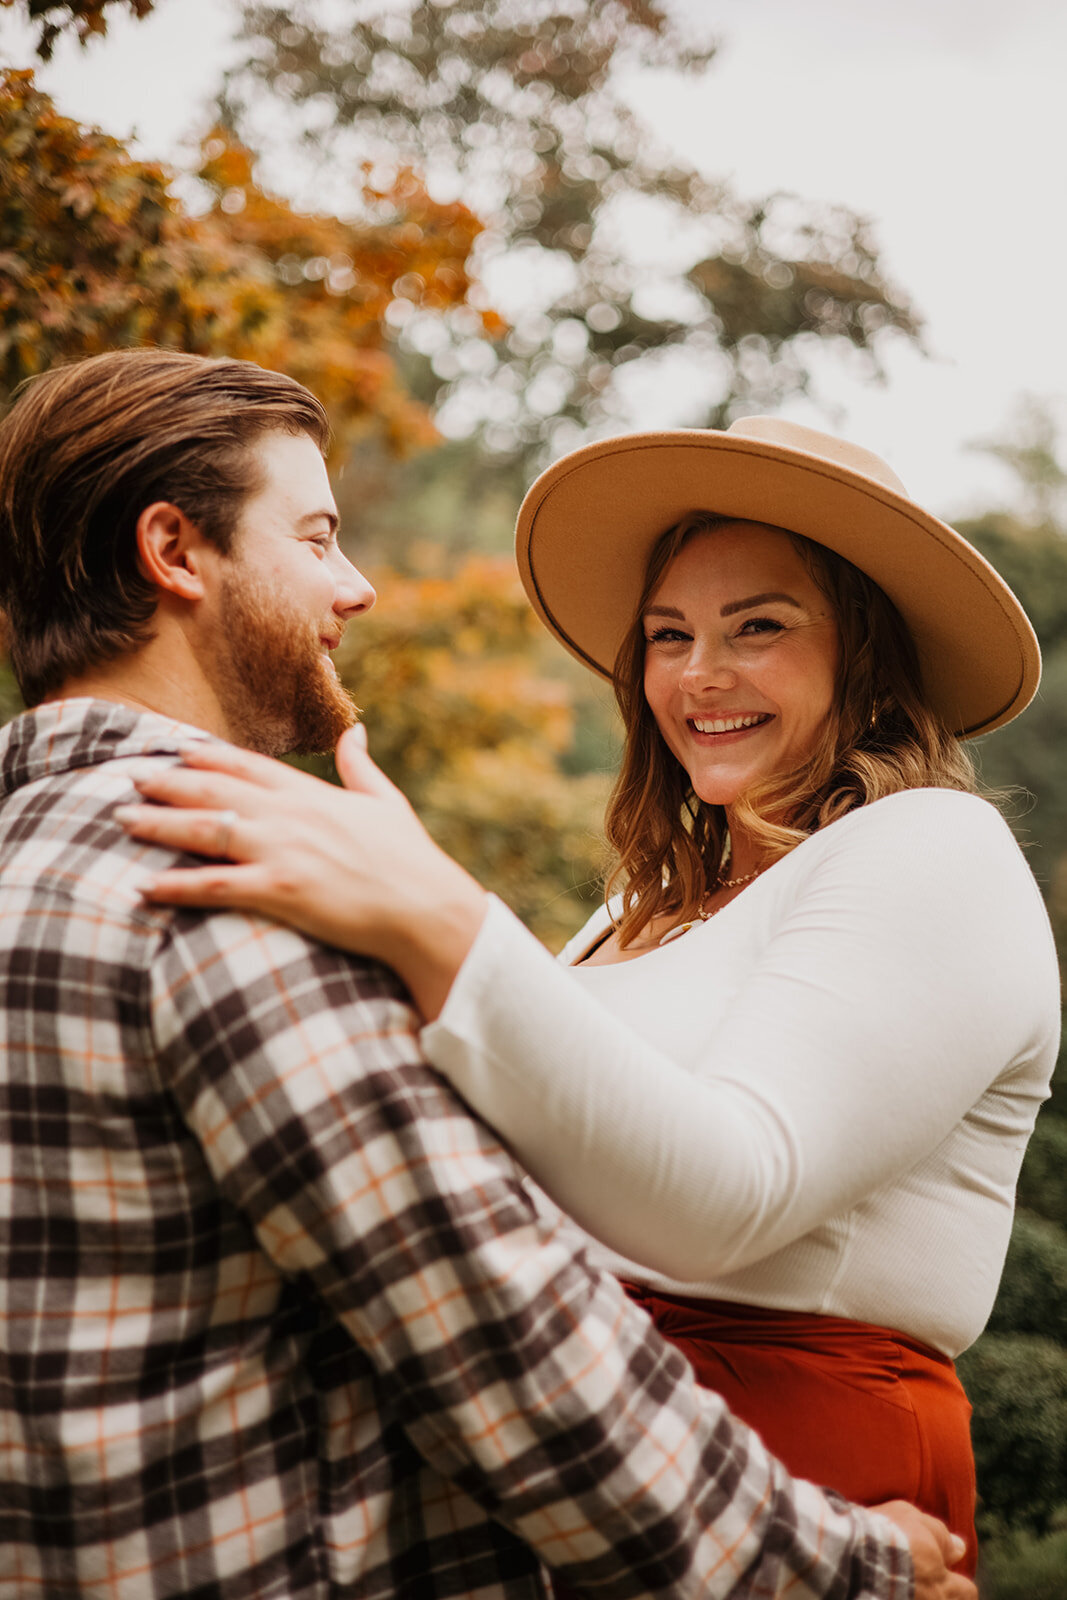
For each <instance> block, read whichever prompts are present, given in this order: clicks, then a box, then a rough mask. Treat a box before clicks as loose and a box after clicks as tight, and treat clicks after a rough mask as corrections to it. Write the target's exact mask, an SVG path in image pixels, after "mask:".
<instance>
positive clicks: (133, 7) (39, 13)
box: [0, 0, 154, 61]
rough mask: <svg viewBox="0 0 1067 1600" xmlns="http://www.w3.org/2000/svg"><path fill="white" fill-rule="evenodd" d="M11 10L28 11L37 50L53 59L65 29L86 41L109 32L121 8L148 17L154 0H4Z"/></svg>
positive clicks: (43, 57)
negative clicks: (108, 26) (111, 19)
mask: <svg viewBox="0 0 1067 1600" xmlns="http://www.w3.org/2000/svg"><path fill="white" fill-rule="evenodd" d="M0 6H6V7H7V8H8V10H11V9H13V8H16V7H17V9H18V10H20V11H24V12H25V13H26V14H27V15H28V16H29V18H30V20H31V21H32V22H34V23H36V25H37V29H38V33H37V54H38V55H39V56H40V58H41V60H42V61H50V60H51V58H52V52H53V50H54V49H55V44H56V40H57V39H58V38H59V36H60V34H61V33H73V34H74V35H75V36H76V37H77V38H78V39H80V40H81V42H82V44H85V43H86V42H87V41H88V40H89V39H92V38H95V37H99V36H101V35H102V34H105V33H106V32H107V25H108V21H109V20H110V18H112V17H114V16H116V15H117V14H118V13H119V12H120V10H121V11H125V12H127V13H130V14H132V15H133V16H135V17H147V15H148V13H149V12H150V11H151V10H153V9H154V0H0Z"/></svg>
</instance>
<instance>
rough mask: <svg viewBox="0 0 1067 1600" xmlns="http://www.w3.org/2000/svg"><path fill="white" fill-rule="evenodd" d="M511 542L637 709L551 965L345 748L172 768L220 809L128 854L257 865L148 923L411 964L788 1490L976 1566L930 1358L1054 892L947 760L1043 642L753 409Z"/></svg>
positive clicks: (221, 873) (833, 459) (472, 1060)
mask: <svg viewBox="0 0 1067 1600" xmlns="http://www.w3.org/2000/svg"><path fill="white" fill-rule="evenodd" d="M519 558H520V566H521V569H522V572H523V578H524V582H525V583H526V587H527V591H528V593H529V594H530V596H531V599H532V600H533V603H534V605H535V607H536V609H537V610H538V612H539V614H540V615H541V617H542V619H543V620H544V621H545V622H546V624H547V625H548V627H549V628H550V629H551V630H552V631H553V633H555V634H556V636H557V637H558V638H560V640H561V641H562V642H563V643H564V644H565V645H566V646H567V648H568V649H570V650H571V651H572V652H573V653H575V654H576V655H578V656H579V657H580V658H581V659H583V660H584V661H585V662H586V663H587V664H588V665H590V666H591V667H592V668H593V669H594V670H596V671H598V672H600V673H601V674H602V675H604V676H609V675H613V676H614V678H615V683H616V691H617V695H618V698H619V702H620V706H621V708H622V711H623V716H624V719H625V723H626V731H627V744H626V753H625V757H624V762H623V770H622V774H621V777H620V780H619V784H618V787H617V789H616V793H615V796H614V799H613V802H612V807H611V811H610V814H609V819H608V828H609V834H610V837H611V839H612V842H613V844H614V845H615V847H616V850H617V852H618V857H619V869H618V872H617V873H616V879H617V880H618V882H619V884H620V888H621V893H620V895H619V896H618V897H617V898H616V899H615V900H613V901H612V902H611V904H610V905H609V907H607V908H605V909H603V910H602V911H601V912H599V913H598V914H597V915H596V916H595V917H594V918H593V919H592V921H591V923H590V925H589V926H588V927H587V928H586V929H585V930H584V931H583V933H582V934H580V935H579V936H578V938H577V939H576V940H574V941H573V942H572V944H571V946H569V947H568V951H567V952H565V953H564V960H566V961H569V962H570V963H572V964H573V965H574V970H573V972H570V973H568V972H566V971H564V970H562V968H561V967H560V966H559V965H557V964H555V963H553V962H552V961H551V960H550V959H549V958H548V957H547V955H546V954H545V953H544V952H543V950H541V948H540V947H539V946H538V945H537V944H536V942H535V941H533V940H532V939H531V938H530V936H529V935H528V934H526V932H525V930H523V929H522V928H521V927H520V926H519V925H518V924H517V923H516V922H515V919H514V918H512V917H511V916H510V914H509V913H508V912H506V911H505V909H504V908H503V907H501V906H500V905H499V903H498V902H492V901H491V900H488V899H487V897H486V896H485V894H484V893H483V891H482V890H481V889H479V888H478V886H477V885H476V884H474V883H473V881H472V880H471V879H470V878H469V877H468V876H467V875H466V874H465V873H464V872H462V870H461V869H459V868H458V867H457V866H456V865H455V863H453V862H451V861H450V860H449V859H448V858H447V857H445V856H443V855H442V853H441V852H440V851H438V850H437V849H436V847H435V846H434V845H432V843H431V842H430V841H429V840H428V839H427V837H426V836H425V834H424V833H423V832H422V830H421V829H420V828H419V825H418V824H417V822H416V820H415V819H414V817H413V815H412V814H411V813H410V811H409V809H408V808H407V807H406V804H405V803H404V802H403V801H402V800H400V798H399V797H398V796H397V795H396V792H395V791H393V790H392V789H391V786H389V785H387V784H386V783H385V781H384V779H382V778H381V776H380V775H379V774H377V773H376V771H375V769H373V768H372V767H371V766H370V763H369V761H368V760H367V758H366V757H365V756H364V755H363V754H362V753H361V752H360V751H359V750H358V749H357V748H356V747H355V746H354V744H353V743H352V742H347V743H343V744H342V747H341V755H340V758H339V759H340V763H341V765H342V769H343V771H344V772H345V773H346V778H347V781H349V782H350V783H351V784H352V785H353V786H354V787H356V788H360V789H362V790H363V793H362V794H348V795H345V794H343V793H341V792H340V791H337V790H332V791H331V790H329V789H327V788H326V787H325V786H316V785H315V784H314V782H313V780H309V779H308V778H306V776H304V775H302V774H297V773H293V772H291V771H289V770H288V769H284V768H279V767H276V766H273V765H271V764H268V763H263V762H261V761H259V760H257V759H255V758H250V757H247V756H243V755H240V754H237V753H231V752H228V751H226V750H225V749H222V750H219V749H217V748H214V747H208V748H206V749H203V750H200V751H194V752H190V755H189V757H188V760H189V762H190V763H191V764H193V765H195V766H196V767H198V768H200V769H205V768H208V767H215V768H217V769H218V770H217V773H216V774H212V773H208V772H206V771H204V770H201V771H200V772H198V773H191V772H188V771H181V770H177V771H173V772H171V773H169V774H164V775H162V776H159V777H156V778H153V779H151V780H150V781H148V782H146V784H145V786H144V792H145V794H146V795H147V796H148V797H149V798H151V799H153V800H170V801H174V802H177V803H184V804H187V805H192V806H194V807H197V806H198V807H203V806H208V807H220V806H221V807H224V808H226V810H225V814H224V816H223V817H222V818H221V819H220V818H219V817H218V816H217V815H209V816H208V817H206V818H205V817H204V816H202V815H198V814H197V812H196V811H195V810H194V811H190V812H188V813H168V812H161V811H160V810H159V809H158V807H154V808H140V809H138V810H137V811H136V812H135V814H134V815H133V816H132V817H131V818H130V825H131V826H132V828H133V831H134V832H136V833H137V834H138V835H139V836H141V837H143V838H145V839H150V840H153V841H159V842H163V843H177V844H179V845H184V846H186V847H189V848H196V849H200V850H201V851H202V852H203V853H207V854H210V853H218V854H220V855H221V854H226V855H228V856H230V857H231V858H232V859H234V860H236V861H238V862H243V863H247V864H246V865H238V866H235V867H212V868H205V869H202V870H199V871H193V872H185V873H182V872H173V873H165V874H163V875H162V876H161V877H160V879H159V880H158V882H157V884H156V887H155V889H154V891H153V894H152V898H154V899H160V900H168V901H173V902H175V903H185V904H197V903H203V904H211V905H216V906H217V905H219V904H236V905H242V906H246V907H248V908H250V909H258V910H264V911H268V912H270V913H271V914H273V915H275V916H278V917H280V918H282V919H283V920H287V921H290V922H293V923H294V924H297V925H299V926H301V927H303V928H305V929H307V930H308V931H310V932H312V933H315V934H317V935H319V936H320V937H323V938H325V939H327V940H330V941H331V942H335V943H338V944H341V945H344V946H346V947H348V948H351V949H353V950H357V951H360V952H363V953H369V954H373V955H376V956H378V957H380V958H381V959H383V960H385V961H387V962H388V963H389V964H390V965H392V966H393V967H395V968H396V969H397V971H398V972H399V973H400V975H401V976H402V977H403V978H404V980H405V981H406V982H407V983H408V984H409V987H410V988H411V991H412V994H413V996H414V998H415V1000H416V1003H417V1004H418V1005H419V1007H420V1009H421V1011H422V1013H423V1015H424V1017H425V1018H426V1020H427V1023H428V1026H427V1027H426V1028H425V1029H424V1033H423V1039H424V1042H425V1047H426V1050H427V1053H428V1055H429V1057H430V1059H431V1060H432V1061H433V1062H434V1064H435V1065H437V1066H438V1067H439V1068H440V1069H441V1070H442V1071H443V1072H445V1073H446V1074H448V1075H449V1076H450V1077H451V1078H452V1080H453V1081H454V1083H455V1084H456V1086H457V1087H458V1088H459V1090H460V1091H461V1092H462V1094H463V1095H464V1096H465V1097H466V1098H467V1099H468V1100H469V1101H470V1102H471V1103H472V1104H473V1105H474V1106H475V1107H476V1108H477V1109H478V1110H479V1111H481V1112H482V1114H483V1115H484V1116H486V1117H487V1119H488V1120H489V1121H490V1122H492V1123H493V1124H494V1125H495V1126H496V1127H497V1128H498V1129H499V1130H500V1132H501V1133H502V1135H503V1136H504V1138H505V1139H506V1140H507V1141H508V1143H509V1144H510V1145H511V1146H512V1148H513V1149H514V1150H515V1151H516V1153H517V1155H518V1156H519V1158H520V1159H521V1160H522V1161H523V1162H524V1164H525V1165H526V1166H527V1167H528V1168H529V1170H530V1172H531V1173H532V1174H533V1176H534V1178H535V1179H536V1180H537V1182H538V1183H539V1184H540V1185H541V1187H542V1189H543V1190H544V1191H545V1192H546V1193H547V1195H548V1196H551V1201H552V1202H554V1203H555V1204H557V1205H559V1206H560V1207H562V1208H563V1209H564V1210H565V1211H567V1212H569V1213H570V1214H571V1215H572V1216H573V1217H574V1218H575V1219H576V1220H577V1221H578V1222H579V1223H580V1224H581V1225H582V1226H583V1227H584V1228H586V1229H587V1231H588V1233H589V1234H590V1235H591V1236H592V1238H593V1239H595V1240H596V1241H599V1246H597V1247H595V1248H597V1253H598V1254H599V1256H600V1259H601V1260H602V1261H605V1262H606V1264H607V1265H608V1266H610V1267H611V1268H612V1269H613V1270H615V1271H616V1272H618V1273H619V1274H620V1275H621V1276H622V1277H623V1278H624V1280H626V1281H627V1283H628V1284H629V1285H631V1292H632V1293H633V1295H634V1298H636V1299H637V1300H638V1302H639V1303H640V1304H642V1305H643V1306H644V1307H645V1308H646V1309H647V1310H648V1312H649V1314H650V1315H651V1316H652V1317H653V1319H654V1320H655V1321H656V1322H657V1324H658V1325H659V1326H660V1328H661V1330H662V1331H663V1332H664V1334H665V1335H666V1336H667V1337H669V1338H672V1339H673V1340H674V1341H675V1342H676V1343H678V1344H679V1345H680V1347H681V1348H682V1349H683V1350H684V1351H685V1353H686V1354H687V1355H688V1356H689V1357H690V1359H691V1360H692V1361H693V1363H694V1366H695V1367H696V1370H697V1373H698V1375H699V1376H700V1377H701V1378H702V1380H703V1381H705V1382H707V1383H708V1384H710V1385H712V1386H714V1387H715V1388H717V1389H719V1390H720V1391H721V1392H722V1393H723V1394H724V1395H725V1396H726V1398H727V1400H728V1401H729V1403H730V1404H731V1406H732V1407H733V1409H734V1410H735V1411H737V1412H738V1414H739V1415H741V1416H742V1417H744V1418H745V1419H746V1420H748V1421H749V1422H751V1423H752V1424H753V1425H754V1426H755V1427H756V1428H757V1429H758V1430H759V1431H760V1432H761V1433H762V1434H763V1436H764V1438H765V1440H766V1442H767V1443H768V1445H769V1446H770V1447H771V1449H772V1450H774V1451H775V1452H776V1453H778V1454H779V1455H781V1456H782V1457H783V1459H784V1460H785V1461H786V1464H787V1465H788V1466H790V1467H791V1468H792V1470H793V1471H794V1472H796V1473H798V1474H800V1475H803V1476H807V1477H812V1478H815V1479H816V1480H818V1481H820V1482H822V1483H824V1484H829V1485H832V1486H833V1487H836V1488H839V1489H841V1490H842V1491H843V1492H845V1493H847V1494H848V1495H849V1496H850V1497H852V1498H854V1499H857V1500H860V1501H866V1502H867V1503H877V1502H879V1501H883V1500H887V1499H890V1498H897V1497H901V1498H905V1499H909V1500H912V1501H914V1502H915V1503H917V1504H918V1505H919V1506H921V1507H922V1508H923V1509H924V1510H928V1511H931V1512H934V1513H935V1514H937V1515H938V1516H940V1517H941V1518H942V1519H943V1520H944V1521H946V1522H947V1523H948V1525H949V1526H950V1527H951V1528H953V1529H954V1530H956V1531H959V1532H961V1533H963V1534H965V1536H966V1537H967V1538H968V1540H969V1552H968V1559H967V1566H968V1568H969V1570H972V1571H973V1566H974V1553H975V1551H974V1530H973V1507H974V1476H973V1461H972V1458H971V1452H970V1444H969V1437H968V1420H967V1419H968V1407H967V1403H966V1399H965V1397H964V1395H963V1391H962V1389H961V1388H960V1386H959V1384H958V1381H957V1380H956V1377H955V1373H954V1370H953V1367H952V1357H953V1356H954V1355H956V1354H957V1353H958V1352H959V1350H961V1349H962V1348H964V1347H965V1346H966V1345H967V1344H968V1343H970V1342H971V1341H972V1340H973V1339H974V1338H975V1337H976V1335H977V1334H978V1332H980V1330H981V1327H982V1325H983V1324H984V1322H985V1319H986V1317H987V1315H988V1312H989V1309H990V1306H991V1305H992V1301H993V1297H994V1294H995V1291H996V1286H997V1280H998V1278H999V1274H1000V1270H1001V1267H1002V1265H1003V1259H1004V1252H1005V1249H1006V1246H1007V1240H1008V1234H1009V1231H1010V1226H1011V1209H1012V1195H1013V1189H1014V1184H1015V1180H1016V1177H1017V1174H1018V1168H1019V1164H1020V1162H1021V1159H1022V1153H1023V1149H1024V1146H1025V1142H1026V1138H1027V1137H1028V1135H1029V1132H1030V1130H1031V1128H1032V1126H1033V1120H1034V1116H1035V1114H1036V1111H1037V1108H1038V1105H1039V1104H1040V1102H1041V1100H1042V1099H1043V1098H1044V1096H1045V1094H1046V1092H1047V1084H1048V1079H1049V1076H1050V1073H1051V1068H1052V1063H1053V1060H1054V1055H1055V1048H1056V1039H1057V1030H1058V1020H1059V1016H1058V1000H1057V978H1056V966H1055V959H1054V953H1053V949H1052V943H1051V938H1050V934H1049V930H1048V924H1047V919H1046V917H1045V914H1044V910H1043V907H1042V905H1041V902H1040V898H1039V896H1038V893H1037V890H1036V887H1035V885H1034V883H1033V880H1032V878H1031V877H1030V875H1029V872H1028V871H1027V869H1026V867H1025V865H1024V863H1023V861H1022V858H1021V856H1020V854H1019V851H1018V849H1017V847H1016V846H1015V844H1014V842H1013V840H1012V838H1011V835H1010V833H1009V831H1008V829H1007V828H1006V826H1005V825H1004V823H1003V821H1002V820H1001V819H1000V817H999V816H998V815H997V813H996V812H995V811H994V810H993V808H992V807H991V806H990V805H989V804H987V803H986V802H985V801H984V800H981V799H979V798H978V797H977V796H976V794H975V793H974V788H975V783H974V777H973V770H972V768H971V766H970V763H969V761H968V759H967V757H966V754H965V752H964V751H963V749H962V748H961V746H960V743H959V740H960V739H961V738H965V737H969V736H972V735H974V734H976V733H981V732H986V731H988V730H990V729H992V728H994V727H997V726H1000V725H1001V724H1002V723H1004V722H1006V721H1007V720H1009V718H1010V717H1012V716H1014V715H1016V714H1017V713H1018V712H1019V711H1021V710H1022V709H1023V708H1024V707H1025V705H1026V704H1027V703H1028V701H1029V699H1030V698H1031V696H1032V694H1033V692H1034V690H1035V688H1036V685H1037V678H1038V674H1039V667H1040V662H1039V656H1038V651H1037V644H1036V640H1035V639H1034V636H1033V632H1032V630H1031V629H1030V627H1029V624H1028V623H1027V621H1026V619H1025V616H1024V615H1023V613H1022V611H1021V609H1020V607H1019V606H1018V603H1017V602H1016V601H1015V599H1014V597H1013V596H1012V595H1011V594H1010V592H1009V591H1008V590H1007V589H1006V588H1005V586H1004V585H1003V583H1002V582H1001V581H1000V579H999V578H998V577H997V576H996V574H995V573H994V572H993V571H992V569H991V568H989V567H988V565H987V564H986V563H985V562H984V561H983V560H982V558H981V557H980V556H979V555H978V554H977V552H975V551H974V550H972V549H971V547H970V546H969V545H967V544H966V543H965V541H963V540H962V539H961V538H959V536H958V535H956V534H955V533H953V532H952V530H951V529H949V528H947V527H945V526H944V525H943V524H941V523H939V522H938V521H937V520H936V519H935V518H933V517H930V516H929V515H928V514H926V513H925V512H923V511H921V510H920V508H919V507H917V506H915V505H914V504H913V502H911V501H910V500H909V499H908V498H907V496H906V493H905V492H904V490H903V487H902V486H901V485H900V484H899V483H898V482H897V480H896V479H895V478H894V477H893V475H892V474H891V472H890V471H889V469H888V468H887V467H886V466H885V464H884V463H883V462H881V461H880V460H879V459H878V458H877V457H876V456H872V455H870V454H869V453H868V452H866V451H860V450H858V449H856V448H855V447H852V446H848V445H845V444H843V443H842V442H841V441H838V440H836V439H832V438H830V437H828V436H826V435H823V434H819V433H815V432H813V431H812V430H808V429H802V428H797V427H794V426H792V425H790V424H786V423H782V422H779V421H775V420H773V419H766V418H756V419H748V420H747V421H745V422H743V423H738V424H735V426H734V428H732V429H731V430H730V431H729V432H728V433H712V432H707V433H702V432H696V431H694V432H692V433H674V434H650V435H634V436H629V437H626V438H622V439H616V440H608V441H605V442H603V443H600V444H597V445H593V446H589V447H587V448H586V449H584V450H581V451H578V452H576V453H575V454H574V455H573V456H570V457H568V458H566V459H565V460H563V461H561V462H558V463H557V464H556V465H555V466H554V467H552V468H550V469H549V471H548V472H547V473H545V474H544V475H543V476H542V478H541V479H540V480H539V481H538V483H537V484H535V486H534V488H533V489H532V490H531V492H530V494H529V496H528V497H527V500H526V502H524V506H523V509H522V512H521V513H520V519H519ZM351 737H352V736H349V741H351ZM205 841H207V846H208V847H207V848H206V849H205ZM539 1203H542V1204H546V1205H547V1204H549V1203H550V1202H549V1201H548V1200H547V1199H544V1198H542V1199H541V1200H540V1202H539ZM605 1246H606V1247H607V1249H606V1250H605V1249H604V1248H603V1247H605Z"/></svg>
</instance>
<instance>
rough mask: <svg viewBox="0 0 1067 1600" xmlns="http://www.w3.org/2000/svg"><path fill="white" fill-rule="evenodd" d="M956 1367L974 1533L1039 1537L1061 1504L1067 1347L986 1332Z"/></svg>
mask: <svg viewBox="0 0 1067 1600" xmlns="http://www.w3.org/2000/svg"><path fill="white" fill-rule="evenodd" d="M958 1368H959V1374H960V1378H961V1379H962V1381H963V1386H964V1388H965V1389H966V1391H967V1394H968V1397H969V1399H970V1401H971V1405H972V1406H973V1407H974V1416H973V1419H972V1425H971V1432H972V1437H973V1439H974V1454H975V1461H976V1464H977V1468H978V1489H979V1527H980V1529H981V1531H983V1532H985V1533H987V1534H990V1535H996V1534H1002V1533H1003V1532H1004V1531H1005V1529H1006V1528H1016V1529H1020V1530H1025V1531H1029V1532H1032V1533H1038V1534H1043V1533H1046V1532H1047V1531H1048V1529H1049V1527H1050V1525H1051V1523H1052V1520H1053V1517H1054V1516H1055V1515H1056V1513H1057V1511H1058V1509H1059V1508H1060V1507H1061V1506H1063V1505H1065V1504H1067V1349H1064V1347H1063V1346H1062V1345H1059V1344H1055V1343H1053V1341H1052V1340H1051V1339H1042V1338H1038V1337H1035V1336H1034V1335H1032V1334H1014V1333H1013V1334H1003V1333H987V1334H983V1336H982V1338H981V1339H979V1341H978V1343H977V1344H976V1345H974V1346H973V1347H972V1348H971V1349H970V1350H967V1351H965V1352H964V1354H963V1355H962V1356H961V1357H960V1359H959V1362H958Z"/></svg>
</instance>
